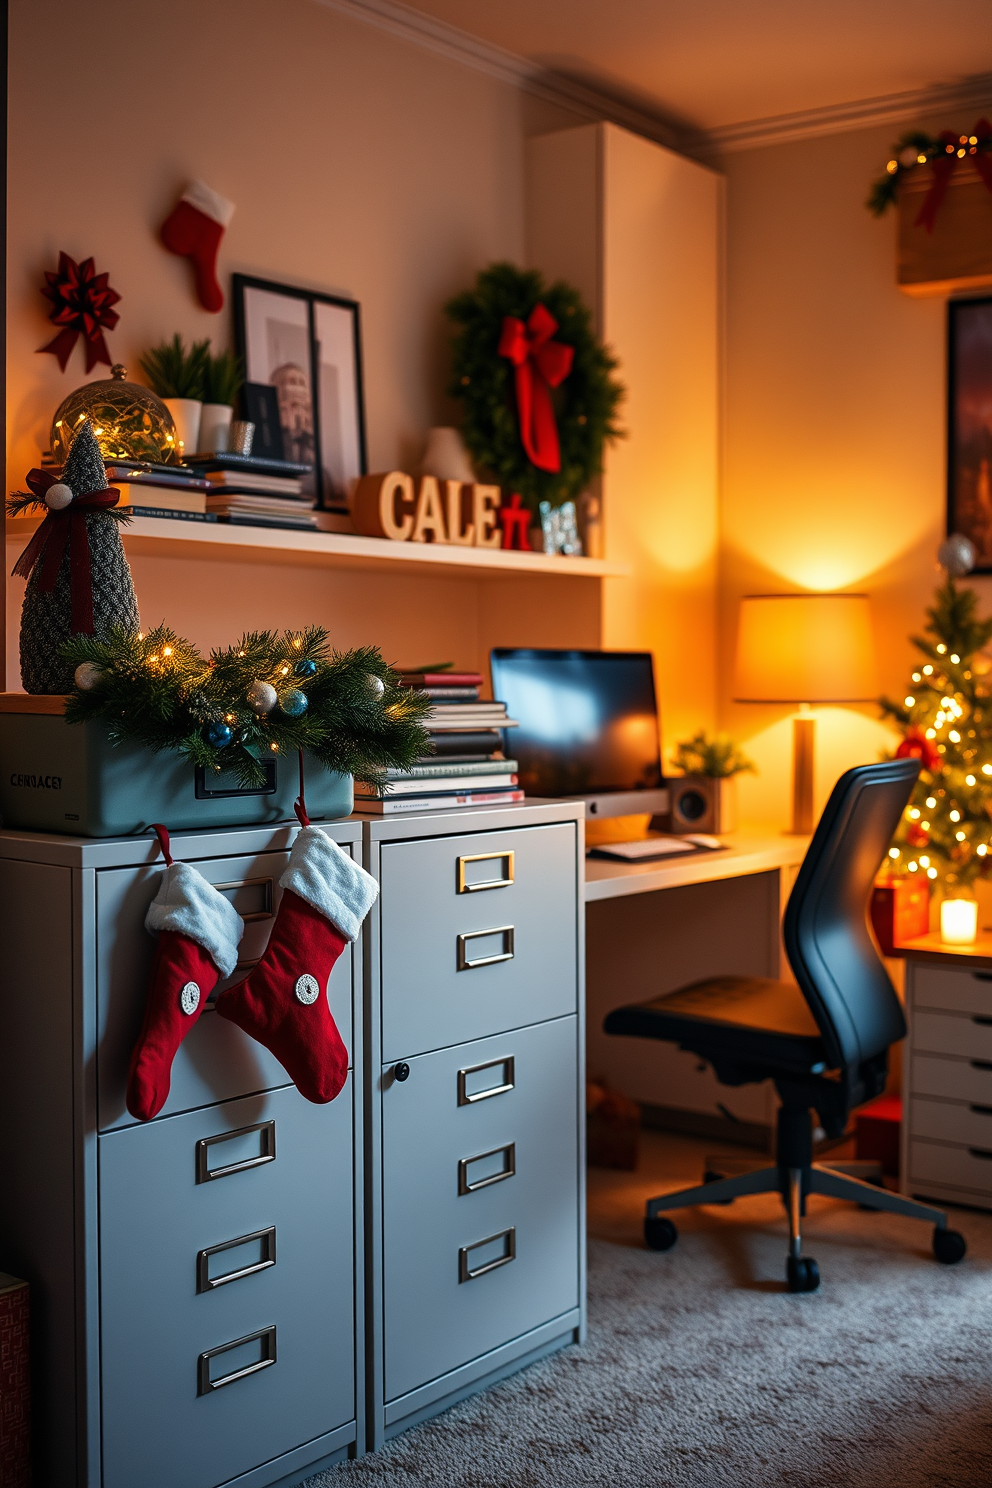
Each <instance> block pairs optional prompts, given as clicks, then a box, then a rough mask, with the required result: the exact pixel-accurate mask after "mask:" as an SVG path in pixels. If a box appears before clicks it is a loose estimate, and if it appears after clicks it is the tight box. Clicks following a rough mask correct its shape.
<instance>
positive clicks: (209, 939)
mask: <svg viewBox="0 0 992 1488" xmlns="http://www.w3.org/2000/svg"><path fill="white" fill-rule="evenodd" d="M156 831H157V832H158V833H159V841H160V842H161V843H162V851H163V853H164V854H165V860H166V863H167V864H168V867H167V868H166V870H165V873H164V874H163V875H162V882H161V885H160V886H159V891H158V893H157V894H156V895H155V898H154V899H153V900H152V902H151V904H150V905H149V907H148V913H147V915H146V916H145V928H146V929H147V930H150V931H151V933H152V934H153V935H158V947H157V949H156V952H155V961H154V964H153V966H152V976H151V984H150V986H149V988H148V1000H147V1002H146V1003H145V1017H144V1022H143V1023H142V1025H141V1032H140V1034H139V1035H138V1042H137V1043H136V1044H135V1046H134V1053H133V1054H132V1055H131V1069H130V1073H129V1075H128V1082H127V1108H128V1110H129V1111H130V1113H131V1115H132V1116H136V1117H137V1118H138V1120H139V1121H151V1119H152V1117H153V1116H157V1115H158V1113H159V1111H161V1109H162V1107H163V1106H164V1105H165V1102H166V1101H167V1100H168V1097H169V1084H170V1080H171V1074H172V1061H173V1059H175V1057H176V1050H177V1049H178V1048H179V1045H180V1044H181V1043H182V1041H183V1039H184V1038H185V1037H186V1035H187V1033H189V1031H190V1029H191V1028H192V1027H193V1024H194V1023H196V1022H197V1021H198V1019H199V1017H200V1014H201V1013H202V1012H203V1009H204V1007H205V1006H206V1003H207V998H208V997H209V996H210V993H211V992H212V991H213V989H214V987H215V986H216V985H217V982H218V980H219V979H220V977H221V976H230V975H231V972H232V971H233V970H234V968H235V966H236V965H237V960H238V942H239V941H240V939H241V936H242V933H243V931H244V924H243V922H242V919H241V916H240V915H239V914H238V912H237V910H236V909H235V908H234V906H233V905H232V904H231V903H230V902H229V901H228V900H227V899H225V898H224V896H223V894H221V893H218V891H217V890H216V889H215V888H214V886H213V884H210V883H207V880H206V879H205V878H204V877H203V876H202V874H200V873H197V871H196V869H195V868H191V867H190V865H189V864H188V863H174V862H173V861H172V856H171V854H170V852H169V834H168V833H167V832H166V830H165V828H164V827H157V828H156Z"/></svg>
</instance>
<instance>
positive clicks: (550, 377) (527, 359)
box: [498, 304, 575, 472]
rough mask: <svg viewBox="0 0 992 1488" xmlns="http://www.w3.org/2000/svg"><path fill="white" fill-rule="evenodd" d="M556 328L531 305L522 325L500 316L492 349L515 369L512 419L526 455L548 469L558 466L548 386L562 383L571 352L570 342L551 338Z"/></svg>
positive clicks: (541, 310) (546, 312) (548, 316)
mask: <svg viewBox="0 0 992 1488" xmlns="http://www.w3.org/2000/svg"><path fill="white" fill-rule="evenodd" d="M557 329H558V322H557V321H556V320H555V318H554V316H553V315H552V314H551V312H550V311H549V310H547V309H546V308H545V307H544V306H543V305H541V304H537V305H535V306H534V308H533V310H532V311H531V312H530V315H529V316H528V317H527V322H526V324H525V323H524V322H523V321H522V320H518V319H517V317H516V316H514V315H507V316H505V317H504V319H503V331H502V334H501V335H500V338H499V348H498V354H499V355H500V356H501V357H507V358H508V359H509V360H510V361H511V362H512V363H513V366H514V369H515V372H516V384H517V420H518V422H519V424H520V440H521V443H522V444H523V447H524V449H525V450H526V451H527V458H528V459H529V460H530V462H531V464H532V465H536V466H537V468H538V470H549V471H551V472H556V471H559V470H560V469H561V449H560V446H559V443H558V425H557V424H556V423H555V410H554V407H553V405H552V402H551V389H552V388H556V387H557V386H558V385H559V383H562V382H564V381H565V378H566V377H567V376H568V374H569V372H571V370H572V358H573V357H574V355H575V351H574V349H573V348H572V347H571V346H567V345H566V344H565V343H564V342H562V341H553V340H552V339H551V338H552V336H553V335H554V333H555V331H556V330H557Z"/></svg>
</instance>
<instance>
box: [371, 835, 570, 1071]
mask: <svg viewBox="0 0 992 1488" xmlns="http://www.w3.org/2000/svg"><path fill="white" fill-rule="evenodd" d="M381 885H382V1056H383V1059H384V1060H395V1059H405V1058H408V1057H410V1056H411V1055H414V1054H419V1053H422V1052H424V1051H425V1050H428V1049H436V1048H440V1047H441V1046H442V1045H450V1044H454V1043H460V1042H461V1041H462V1040H464V1039H474V1038H480V1037H484V1036H486V1035H487V1034H491V1033H495V1032H498V1031H500V1030H502V1029H508V1028H517V1027H520V1026H522V1025H524V1024H528V1023H535V1022H538V1021H540V1020H543V1019H546V1018H553V1017H559V1016H562V1015H564V1014H567V1013H573V1012H575V1010H576V985H577V980H576V979H577V939H578V930H577V916H578V893H577V873H576V833H575V827H574V825H573V824H572V823H570V822H564V823H559V824H555V825H552V826H535V827H529V828H525V829H522V830H509V831H500V832H478V833H472V834H467V835H463V836H451V837H435V838H429V839H426V840H425V839H420V840H412V841H405V842H389V843H384V844H383V847H382V858H381Z"/></svg>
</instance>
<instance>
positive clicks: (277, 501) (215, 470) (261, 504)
mask: <svg viewBox="0 0 992 1488" xmlns="http://www.w3.org/2000/svg"><path fill="white" fill-rule="evenodd" d="M186 463H187V464H188V465H190V466H192V468H193V469H194V470H195V472H196V473H197V475H200V476H202V477H203V478H204V480H205V481H206V484H207V490H208V494H207V497H206V510H207V511H208V512H210V513H212V514H213V515H214V516H215V517H219V518H220V520H221V521H222V522H230V523H231V524H232V525H233V526H238V527H290V528H306V529H308V530H310V531H313V530H314V529H315V528H316V526H317V518H316V516H315V514H314V510H313V505H314V498H313V496H312V495H307V494H305V492H304V484H305V483H307V484H309V483H312V482H307V477H312V473H313V472H312V467H311V466H310V465H297V464H294V463H293V462H292V461H291V460H269V459H264V458H257V457H256V456H254V455H226V454H225V455H189V456H187V460H186Z"/></svg>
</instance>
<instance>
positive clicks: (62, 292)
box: [38, 253, 120, 372]
mask: <svg viewBox="0 0 992 1488" xmlns="http://www.w3.org/2000/svg"><path fill="white" fill-rule="evenodd" d="M45 280H46V285H45V288H44V289H43V290H42V291H41V292H42V294H43V295H44V296H45V299H46V300H50V301H51V304H52V309H51V310H50V311H49V315H48V318H49V320H50V321H51V322H52V324H53V325H57V326H64V327H65V329H64V330H61V331H60V332H59V334H58V335H57V336H56V337H55V338H54V340H52V341H49V343H48V345H47V346H39V347H38V351H39V353H40V352H43V351H50V352H51V353H52V355H53V356H56V357H58V359H59V366H60V367H61V369H62V371H63V372H64V371H65V368H66V363H67V362H68V360H69V358H70V356H71V355H72V349H73V347H74V346H75V344H76V342H77V341H78V339H79V337H80V336H82V337H83V340H84V341H85V343H86V370H87V372H92V370H93V368H94V367H95V366H96V364H97V362H105V363H106V364H107V366H108V367H109V366H111V365H112V364H111V360H110V352H109V351H108V350H107V343H106V341H105V340H104V338H103V331H102V330H101V329H100V328H101V326H105V327H106V329H107V330H108V331H112V330H113V328H114V326H115V325H116V324H117V322H118V321H119V320H120V316H119V315H118V314H117V311H116V310H112V309H111V306H112V305H116V304H117V302H118V300H119V299H120V295H119V294H118V293H117V291H116V289H111V288H110V283H109V280H110V275H109V274H96V273H94V271H93V260H92V258H84V259H83V262H82V263H79V264H77V262H76V260H75V259H74V258H70V257H69V255H68V253H60V254H59V267H58V271H57V273H54V274H53V273H51V271H50V270H48V269H46V270H45Z"/></svg>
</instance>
